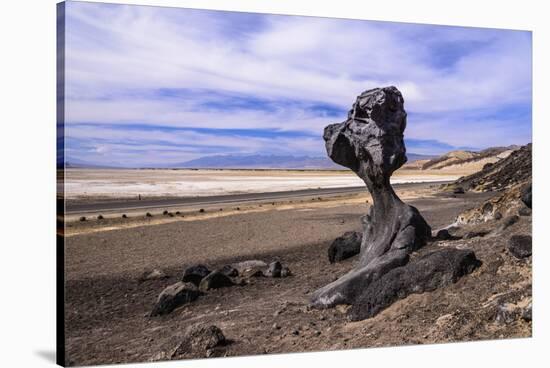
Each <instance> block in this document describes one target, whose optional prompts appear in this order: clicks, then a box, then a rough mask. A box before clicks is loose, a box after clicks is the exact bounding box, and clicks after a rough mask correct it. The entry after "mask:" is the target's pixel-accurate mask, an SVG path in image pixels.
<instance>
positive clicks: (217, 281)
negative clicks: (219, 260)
mask: <svg viewBox="0 0 550 368" xmlns="http://www.w3.org/2000/svg"><path fill="white" fill-rule="evenodd" d="M233 285H235V284H234V283H233V281H232V280H231V279H230V278H229V277H228V276H226V275H224V274H223V273H221V272H219V271H212V272H210V274H208V276H206V277H205V278H204V279H202V281H201V283H200V284H199V290H200V291H208V290H210V289H219V288H222V287H228V286H233Z"/></svg>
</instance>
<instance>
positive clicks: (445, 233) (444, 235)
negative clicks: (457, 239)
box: [434, 229, 454, 240]
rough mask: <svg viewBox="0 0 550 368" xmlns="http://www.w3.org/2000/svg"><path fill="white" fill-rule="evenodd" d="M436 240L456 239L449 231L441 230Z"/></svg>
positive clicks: (436, 235)
mask: <svg viewBox="0 0 550 368" xmlns="http://www.w3.org/2000/svg"><path fill="white" fill-rule="evenodd" d="M434 238H435V239H436V240H451V239H454V237H453V236H452V235H451V233H450V232H449V230H447V229H441V230H439V231H437V233H436V234H435V237H434Z"/></svg>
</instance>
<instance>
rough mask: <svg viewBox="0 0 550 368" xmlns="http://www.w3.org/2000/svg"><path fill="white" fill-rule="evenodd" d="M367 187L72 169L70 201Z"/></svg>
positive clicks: (453, 173)
mask: <svg viewBox="0 0 550 368" xmlns="http://www.w3.org/2000/svg"><path fill="white" fill-rule="evenodd" d="M471 172H473V171H472V170H471V169H470V168H458V169H456V170H446V171H445V172H442V171H441V170H422V171H421V172H420V171H418V170H398V171H397V172H396V173H395V174H394V175H393V177H392V178H391V180H392V184H398V183H415V182H433V181H445V180H456V179H458V178H459V177H460V176H463V175H466V174H470V173H471ZM362 185H364V184H363V182H362V181H361V179H359V178H358V177H357V176H356V175H354V174H353V173H352V172H351V171H349V170H342V171H336V170H335V171H329V170H323V171H320V170H186V169H174V170H169V169H141V170H135V169H128V170H123V169H76V168H74V169H67V170H65V182H64V191H65V198H66V199H67V200H90V199H93V200H95V199H102V198H103V199H113V198H116V199H121V198H136V197H138V195H141V197H143V198H150V197H170V196H182V197H189V196H212V195H217V194H237V193H265V192H276V191H285V190H299V189H312V188H341V187H354V186H362Z"/></svg>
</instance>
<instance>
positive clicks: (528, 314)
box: [521, 303, 533, 322]
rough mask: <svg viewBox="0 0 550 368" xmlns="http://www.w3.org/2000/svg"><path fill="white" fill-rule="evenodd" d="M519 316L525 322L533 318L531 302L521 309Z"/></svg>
mask: <svg viewBox="0 0 550 368" xmlns="http://www.w3.org/2000/svg"><path fill="white" fill-rule="evenodd" d="M521 318H522V319H523V320H524V321H527V322H530V321H531V320H532V319H533V303H529V305H528V306H527V307H526V308H525V309H524V310H523V312H522V313H521Z"/></svg>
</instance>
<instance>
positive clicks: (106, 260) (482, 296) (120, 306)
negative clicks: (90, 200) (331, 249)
mask: <svg viewBox="0 0 550 368" xmlns="http://www.w3.org/2000/svg"><path fill="white" fill-rule="evenodd" d="M492 195H493V194H491V193H483V194H479V193H478V194H465V195H458V196H455V197H454V198H453V196H452V195H449V196H447V195H440V196H435V197H429V198H420V199H415V200H411V201H409V203H411V204H412V205H415V206H417V207H418V209H419V210H420V211H421V213H422V214H423V215H424V217H425V218H426V220H427V221H428V222H429V223H430V225H431V226H432V229H437V228H440V227H443V226H446V225H449V224H450V223H452V222H453V220H454V219H455V217H456V216H457V215H458V214H459V213H461V212H462V211H464V210H465V209H467V208H470V207H473V206H475V205H476V204H478V203H480V202H481V201H483V200H485V199H487V198H488V197H490V196H492ZM365 212H366V206H365V205H364V204H358V203H348V204H345V203H344V204H342V205H332V206H327V207H324V206H321V205H316V206H313V205H312V206H311V207H307V206H301V207H298V208H288V209H277V210H275V209H274V210H265V211H259V212H243V213H235V214H231V215H229V216H223V217H205V218H204V219H201V220H197V221H174V222H167V223H161V224H156V225H148V226H138V227H133V228H127V229H118V230H113V231H97V232H91V233H82V234H80V235H73V236H70V237H68V238H67V239H66V270H67V273H66V275H67V281H66V293H67V295H66V335H67V362H68V363H69V364H71V365H89V364H99V363H122V362H137V361H144V360H155V359H163V357H165V356H164V355H163V354H162V352H167V351H170V350H173V349H174V348H175V347H176V346H177V345H178V343H179V342H180V341H181V339H182V336H183V334H184V333H185V331H186V329H187V328H188V327H189V326H190V325H193V324H199V323H200V324H206V325H209V324H214V325H216V326H218V327H219V328H221V330H222V331H223V333H224V334H225V336H226V338H227V339H228V343H227V344H226V345H225V346H223V347H222V348H221V349H220V350H219V351H218V352H217V353H216V354H214V355H218V356H219V355H222V356H223V355H227V356H235V355H248V354H264V353H283V352H298V351H320V350H333V349H347V348H360V347H375V346H389V345H391V346H394V345H405V344H425V343H442V342H450V341H470V340H480V339H494V338H510V337H528V336H531V322H527V321H525V320H524V319H522V318H520V317H518V316H517V315H516V314H514V313H510V316H511V317H510V318H505V319H504V321H503V319H502V318H497V316H498V315H499V313H501V312H499V311H502V306H503V305H506V306H508V307H510V308H511V307H513V306H517V307H518V308H523V307H524V306H525V305H526V303H527V302H528V301H529V300H530V296H531V261H530V258H527V260H518V259H516V258H514V257H512V256H511V255H510V254H509V253H508V251H507V250H506V249H505V246H506V244H507V241H508V239H509V237H510V236H511V235H512V234H531V217H530V216H521V217H520V219H519V221H518V222H517V223H515V224H513V225H512V226H510V227H509V228H507V229H506V230H504V231H503V232H502V233H501V234H500V235H499V236H490V235H489V236H487V235H486V236H485V237H474V238H472V239H467V240H465V239H460V240H448V241H439V242H433V243H430V244H429V245H427V246H426V248H425V250H422V251H426V250H429V249H433V248H435V247H445V246H454V247H461V248H462V247H464V248H470V249H473V250H474V251H475V253H476V256H477V258H479V259H480V260H481V261H482V262H483V264H482V266H481V267H480V268H478V269H477V270H475V271H474V272H473V273H472V274H470V275H467V276H465V277H463V278H461V279H460V280H459V281H458V282H457V283H455V284H452V285H450V286H448V287H445V288H442V289H438V290H436V291H434V292H430V293H423V294H414V295H410V296H408V297H407V298H405V299H402V300H400V301H398V302H396V303H394V304H393V305H392V306H390V307H389V308H387V309H386V310H384V311H383V312H381V313H380V314H378V315H377V316H375V317H374V318H371V319H367V320H364V321H360V322H348V321H347V320H346V317H345V312H346V308H341V307H339V308H335V309H329V310H311V309H309V308H308V295H309V294H310V293H311V292H312V291H314V290H315V289H317V288H318V287H320V286H323V285H325V284H327V283H329V282H330V281H332V280H334V279H335V278H337V277H339V276H341V275H343V274H344V273H346V272H347V271H349V270H350V269H351V268H352V267H353V265H354V262H355V259H354V258H351V259H349V260H346V261H344V262H341V263H336V264H330V263H329V262H328V258H327V248H328V246H329V245H330V243H331V241H332V240H333V239H334V238H336V237H337V236H340V235H341V234H342V233H344V232H345V231H351V230H359V228H360V220H359V216H361V215H363V214H364V213H365ZM500 221H502V220H500ZM497 224H498V221H490V222H487V223H485V224H482V225H476V226H475V227H474V226H472V225H468V227H467V228H461V229H458V230H456V235H458V236H460V235H463V234H464V233H465V232H466V231H469V230H472V229H482V230H483V229H486V230H492V229H494V228H496V226H497ZM246 259H261V260H264V261H267V262H269V261H272V260H280V261H281V262H282V263H283V265H285V266H288V267H289V268H290V269H291V271H292V276H290V277H287V278H265V277H258V278H251V279H250V282H249V283H248V284H247V285H244V286H234V287H230V288H223V289H218V290H213V291H209V292H208V293H206V294H205V295H203V296H201V297H200V298H199V299H198V300H197V301H195V302H193V303H192V304H189V305H186V306H183V307H181V308H178V309H176V310H175V311H173V312H172V313H171V314H168V315H166V316H162V317H154V318H152V317H149V313H150V312H151V309H152V307H153V305H154V304H155V301H156V298H157V296H158V294H159V293H160V292H161V291H162V290H163V289H164V288H165V287H166V286H168V285H170V284H173V283H175V282H177V281H179V279H180V278H181V275H182V271H183V269H184V268H185V267H186V266H187V265H192V264H195V263H198V262H200V263H204V264H206V265H208V266H209V267H210V268H216V267H218V266H222V265H224V264H227V263H231V262H234V261H238V260H246ZM152 268H158V269H160V270H162V271H163V272H165V273H166V274H167V275H168V276H169V277H168V278H166V279H161V280H150V281H145V282H142V283H140V282H138V279H139V277H140V275H141V274H142V273H143V271H144V270H147V269H152ZM506 303H508V304H506ZM510 308H508V309H510ZM512 309H513V308H512ZM501 315H502V313H501ZM205 354H206V352H205ZM205 356H206V355H205Z"/></svg>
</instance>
